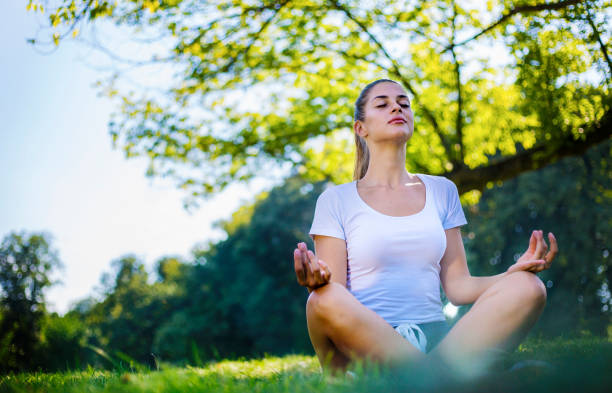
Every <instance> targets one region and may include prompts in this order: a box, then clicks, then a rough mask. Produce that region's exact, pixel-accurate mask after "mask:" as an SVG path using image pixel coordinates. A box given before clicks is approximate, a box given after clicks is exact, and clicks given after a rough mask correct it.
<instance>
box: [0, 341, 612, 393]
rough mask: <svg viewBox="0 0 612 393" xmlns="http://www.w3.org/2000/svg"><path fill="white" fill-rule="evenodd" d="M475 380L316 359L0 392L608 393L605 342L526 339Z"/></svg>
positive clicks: (115, 376)
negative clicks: (327, 370) (325, 364)
mask: <svg viewBox="0 0 612 393" xmlns="http://www.w3.org/2000/svg"><path fill="white" fill-rule="evenodd" d="M501 363H502V364H501V365H500V367H499V370H497V371H495V372H492V373H490V374H489V375H486V376H484V377H481V378H479V379H477V380H470V381H457V380H451V379H448V378H445V377H440V376H439V375H438V376H433V375H428V372H427V370H420V371H419V370H405V372H399V373H398V372H397V371H394V372H392V371H389V370H381V369H375V368H367V367H365V368H359V367H357V368H356V369H355V370H354V371H355V372H354V375H353V376H348V377H347V376H341V377H338V376H330V375H326V374H324V373H322V372H321V370H320V367H319V364H318V362H317V360H316V358H315V357H313V356H307V355H287V356H284V357H271V356H267V357H264V358H261V359H250V360H247V359H239V360H220V361H215V362H210V363H207V364H203V365H202V366H200V367H192V366H186V367H176V366H172V365H164V364H162V365H161V366H160V368H159V370H147V369H143V368H142V367H141V366H136V367H134V366H133V365H132V366H131V367H130V366H129V365H123V366H120V367H119V368H117V369H115V370H112V371H108V370H106V371H104V370H96V369H92V368H90V369H88V370H83V371H66V372H61V373H23V374H12V375H5V376H2V377H0V392H49V393H52V392H92V393H93V392H201V393H205V392H226V393H233V392H291V393H293V392H296V393H299V392H364V393H365V392H379V391H380V392H404V391H410V392H419V391H421V392H538V393H543V392H609V391H610V390H609V389H610V387H611V386H612V340H610V339H604V338H599V337H588V336H587V337H581V338H571V339H570V338H556V339H548V340H541V339H529V340H527V341H526V342H525V343H523V344H521V346H520V347H519V348H518V349H517V350H516V351H515V352H513V353H511V354H509V355H508V356H507V357H506V358H505V359H504V360H503V361H502V362H501Z"/></svg>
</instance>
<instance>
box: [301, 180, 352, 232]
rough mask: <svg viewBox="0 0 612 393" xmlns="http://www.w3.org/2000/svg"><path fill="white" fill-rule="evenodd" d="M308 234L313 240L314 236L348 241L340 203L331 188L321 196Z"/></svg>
mask: <svg viewBox="0 0 612 393" xmlns="http://www.w3.org/2000/svg"><path fill="white" fill-rule="evenodd" d="M308 234H309V235H310V237H312V238H314V237H313V235H321V236H332V237H337V238H339V239H342V240H346V237H345V235H344V227H343V225H342V220H341V215H340V201H339V198H338V196H337V195H336V193H334V192H333V190H332V189H331V188H328V189H327V190H325V191H323V192H322V193H321V195H319V198H318V199H317V204H316V207H315V212H314V217H313V219H312V226H311V227H310V231H309V232H308Z"/></svg>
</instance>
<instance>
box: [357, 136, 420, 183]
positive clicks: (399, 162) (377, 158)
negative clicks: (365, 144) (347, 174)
mask: <svg viewBox="0 0 612 393" xmlns="http://www.w3.org/2000/svg"><path fill="white" fill-rule="evenodd" d="M369 150H370V163H369V164H368V171H367V172H366V174H365V176H364V177H363V178H362V179H361V180H359V182H360V183H361V184H362V185H364V186H367V187H377V186H381V187H389V188H395V187H398V186H401V185H404V184H406V183H407V182H408V181H409V180H410V177H411V176H410V174H409V173H408V171H407V170H406V144H405V143H402V144H401V145H399V146H398V145H397V144H394V143H389V144H376V145H374V146H371V147H369Z"/></svg>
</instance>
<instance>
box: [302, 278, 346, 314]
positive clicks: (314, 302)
mask: <svg viewBox="0 0 612 393" xmlns="http://www.w3.org/2000/svg"><path fill="white" fill-rule="evenodd" d="M336 292H337V288H335V284H334V283H330V284H327V285H325V286H323V287H321V288H317V289H315V290H314V291H312V292H311V293H310V295H309V296H308V301H307V302H306V315H307V317H308V318H309V319H310V318H317V319H319V320H321V319H323V320H328V319H330V318H332V317H333V316H334V315H335V314H336V313H335V312H334V310H337V309H338V307H339V305H338V302H339V297H338V294H337V293H336Z"/></svg>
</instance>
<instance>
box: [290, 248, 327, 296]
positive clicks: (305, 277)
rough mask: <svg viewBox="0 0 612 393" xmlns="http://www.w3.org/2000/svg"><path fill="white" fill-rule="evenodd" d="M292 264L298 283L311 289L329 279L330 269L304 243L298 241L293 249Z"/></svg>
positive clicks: (325, 282)
mask: <svg viewBox="0 0 612 393" xmlns="http://www.w3.org/2000/svg"><path fill="white" fill-rule="evenodd" d="M293 265H294V268H295V275H296V277H297V281H298V284H300V285H302V286H304V287H306V288H308V289H309V290H313V289H316V288H319V287H322V286H323V285H327V284H328V283H329V281H330V279H331V271H330V270H329V267H328V266H327V264H326V263H325V262H323V261H322V260H320V259H319V258H317V256H316V255H315V254H314V253H313V252H312V251H310V250H309V249H308V248H307V247H306V243H304V242H301V243H298V245H297V248H296V249H295V250H293Z"/></svg>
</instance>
